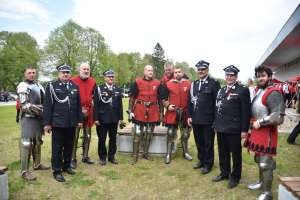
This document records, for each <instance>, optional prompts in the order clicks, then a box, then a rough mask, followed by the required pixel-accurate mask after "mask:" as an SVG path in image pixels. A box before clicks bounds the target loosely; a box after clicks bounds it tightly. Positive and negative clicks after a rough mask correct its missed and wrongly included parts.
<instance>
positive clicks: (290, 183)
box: [278, 177, 300, 200]
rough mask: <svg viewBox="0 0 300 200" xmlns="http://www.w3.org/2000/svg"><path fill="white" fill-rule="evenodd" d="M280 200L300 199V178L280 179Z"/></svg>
mask: <svg viewBox="0 0 300 200" xmlns="http://www.w3.org/2000/svg"><path fill="white" fill-rule="evenodd" d="M279 181H280V184H279V189H278V199H279V200H296V199H300V177H280V178H279Z"/></svg>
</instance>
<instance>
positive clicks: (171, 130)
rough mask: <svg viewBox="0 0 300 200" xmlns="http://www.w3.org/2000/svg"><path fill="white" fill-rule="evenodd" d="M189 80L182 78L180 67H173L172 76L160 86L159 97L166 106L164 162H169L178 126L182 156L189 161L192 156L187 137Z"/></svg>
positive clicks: (188, 129)
mask: <svg viewBox="0 0 300 200" xmlns="http://www.w3.org/2000/svg"><path fill="white" fill-rule="evenodd" d="M190 87H191V82H190V81H189V80H187V79H184V78H183V72H182V70H181V68H175V69H174V78H173V79H171V80H169V81H168V82H166V83H165V85H163V86H162V88H161V90H160V98H161V99H162V103H163V105H164V107H165V108H166V113H165V116H164V120H163V122H164V124H165V126H167V127H168V129H167V153H166V157H165V163H166V164H170V163H171V160H172V158H171V157H172V156H171V155H172V149H173V147H174V145H175V140H176V135H177V130H178V127H179V128H180V133H181V138H180V140H181V145H182V148H183V157H184V159H186V160H189V161H191V160H192V156H191V155H190V154H189V152H188V139H189V137H190V127H189V126H188V124H187V117H188V116H187V114H188V95H189V91H190Z"/></svg>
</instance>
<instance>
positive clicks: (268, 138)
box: [245, 66, 285, 200]
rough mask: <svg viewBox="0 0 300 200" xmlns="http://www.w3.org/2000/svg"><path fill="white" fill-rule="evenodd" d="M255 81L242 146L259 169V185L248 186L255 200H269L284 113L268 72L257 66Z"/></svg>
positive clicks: (281, 102)
mask: <svg viewBox="0 0 300 200" xmlns="http://www.w3.org/2000/svg"><path fill="white" fill-rule="evenodd" d="M255 77H256V78H257V80H258V87H257V88H256V93H255V96H254V98H253V100H252V118H251V122H252V123H251V124H252V130H251V134H250V135H248V136H247V139H246V141H245V146H246V147H247V148H248V150H250V151H252V152H254V153H255V156H254V161H255V162H256V163H257V164H258V168H259V181H258V182H257V183H254V184H251V185H249V186H248V188H249V189H251V190H257V189H261V190H262V194H261V195H260V196H259V197H258V199H259V200H269V199H272V192H271V189H272V180H273V170H275V168H276V162H275V160H273V156H275V155H276V150H277V137H278V130H277V126H278V125H280V124H281V123H283V117H284V112H285V105H284V97H283V95H282V93H281V91H280V89H278V87H276V86H274V85H272V83H271V79H272V70H271V69H269V68H267V67H264V66H260V67H258V68H256V69H255Z"/></svg>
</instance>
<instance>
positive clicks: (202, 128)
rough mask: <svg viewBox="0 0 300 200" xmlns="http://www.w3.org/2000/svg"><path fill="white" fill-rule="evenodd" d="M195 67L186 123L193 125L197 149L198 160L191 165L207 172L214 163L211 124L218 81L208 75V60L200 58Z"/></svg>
mask: <svg viewBox="0 0 300 200" xmlns="http://www.w3.org/2000/svg"><path fill="white" fill-rule="evenodd" d="M196 67H197V69H198V77H199V79H198V80H196V81H194V82H193V83H192V86H191V90H190V96H189V116H190V117H189V118H188V123H189V124H191V125H192V126H193V132H194V138H195V143H196V146H197V151H198V162H197V163H196V164H195V165H194V166H193V167H194V169H198V168H201V173H202V174H207V173H209V172H210V171H211V169H212V166H213V164H214V139H215V132H214V130H213V128H212V124H213V121H214V117H215V102H216V97H217V93H218V91H219V89H220V83H219V82H218V81H216V80H215V79H213V78H211V77H210V76H209V75H208V72H209V63H208V62H206V61H203V60H201V61H199V62H198V63H197V64H196Z"/></svg>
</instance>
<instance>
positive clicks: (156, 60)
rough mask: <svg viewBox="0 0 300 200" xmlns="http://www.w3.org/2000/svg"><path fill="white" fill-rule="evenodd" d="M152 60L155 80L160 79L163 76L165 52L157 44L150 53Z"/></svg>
mask: <svg viewBox="0 0 300 200" xmlns="http://www.w3.org/2000/svg"><path fill="white" fill-rule="evenodd" d="M152 60H153V64H154V66H153V67H154V72H155V74H156V77H157V78H159V79H160V78H161V77H162V76H163V74H164V64H165V62H166V60H165V51H164V49H163V48H162V46H161V45H160V44H159V43H156V45H155V47H154V49H153V53H152Z"/></svg>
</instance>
